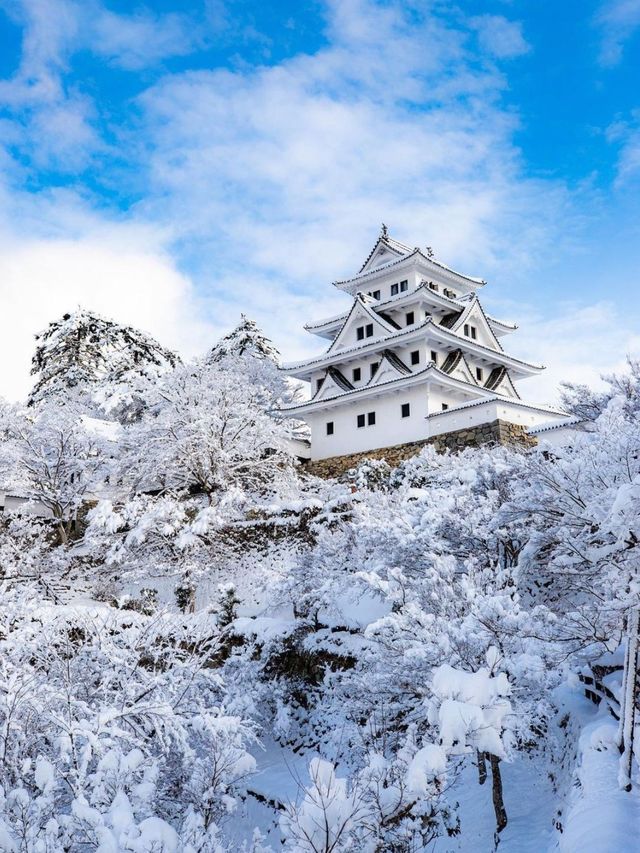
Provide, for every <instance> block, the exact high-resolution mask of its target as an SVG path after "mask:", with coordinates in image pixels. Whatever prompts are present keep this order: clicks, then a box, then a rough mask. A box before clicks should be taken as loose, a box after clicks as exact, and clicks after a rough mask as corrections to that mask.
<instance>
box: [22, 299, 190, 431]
mask: <svg viewBox="0 0 640 853" xmlns="http://www.w3.org/2000/svg"><path fill="white" fill-rule="evenodd" d="M36 340H37V342H38V344H37V347H36V351H35V354H34V356H33V360H32V367H31V373H32V375H33V376H35V377H36V378H35V384H34V386H33V389H32V391H31V393H30V395H29V405H37V404H39V403H41V402H43V401H44V400H49V401H51V400H54V399H55V400H56V401H57V402H58V403H61V404H66V403H67V402H69V401H75V402H78V403H80V404H81V405H83V406H86V407H88V408H89V409H92V410H93V411H96V412H99V411H106V412H111V413H113V412H115V414H116V416H117V417H120V418H123V419H127V418H128V417H132V416H135V415H136V414H138V413H139V410H140V408H141V407H142V398H143V396H144V394H145V392H146V391H147V390H148V386H149V384H150V383H153V382H154V381H156V380H157V378H158V377H159V376H161V375H163V374H164V373H166V372H168V371H170V370H172V369H173V368H174V367H175V366H176V365H177V364H178V362H179V359H178V357H177V356H176V355H175V353H173V352H171V351H170V350H167V349H165V348H164V347H162V346H161V345H160V344H159V343H158V342H157V341H155V340H154V339H153V338H151V337H150V336H149V335H146V334H145V333H144V332H141V331H139V330H138V329H134V328H132V327H131V326H123V325H121V324H120V323H116V322H115V321H113V320H107V319H105V318H104V317H101V316H99V315H98V314H94V313H92V312H89V311H85V310H82V309H80V310H78V311H75V312H74V313H72V314H64V315H63V316H62V317H61V318H60V319H59V320H55V321H54V322H52V323H50V324H49V326H48V327H47V328H46V329H45V330H44V331H43V332H40V334H38V335H36Z"/></svg>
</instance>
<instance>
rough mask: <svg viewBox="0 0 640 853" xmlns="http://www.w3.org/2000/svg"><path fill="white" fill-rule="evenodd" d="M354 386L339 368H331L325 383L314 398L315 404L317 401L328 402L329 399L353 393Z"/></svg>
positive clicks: (326, 375)
mask: <svg viewBox="0 0 640 853" xmlns="http://www.w3.org/2000/svg"><path fill="white" fill-rule="evenodd" d="M352 390H353V385H352V384H351V383H350V382H349V380H348V379H347V378H346V376H344V374H342V373H341V372H340V371H339V370H337V368H335V367H330V368H329V369H328V370H327V372H326V373H325V375H324V382H323V383H322V385H321V387H320V389H319V390H318V391H316V393H315V394H314V396H313V400H314V402H315V401H317V400H326V399H327V398H328V397H336V396H337V395H338V394H344V393H345V391H352Z"/></svg>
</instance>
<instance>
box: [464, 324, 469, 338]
mask: <svg viewBox="0 0 640 853" xmlns="http://www.w3.org/2000/svg"><path fill="white" fill-rule="evenodd" d="M464 334H465V337H467V338H468V337H469V324H468V323H465V324H464Z"/></svg>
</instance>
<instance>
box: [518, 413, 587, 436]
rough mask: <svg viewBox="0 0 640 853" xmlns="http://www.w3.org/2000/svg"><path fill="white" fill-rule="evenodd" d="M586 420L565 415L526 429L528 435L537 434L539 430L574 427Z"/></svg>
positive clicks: (547, 430)
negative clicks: (557, 419) (562, 417)
mask: <svg viewBox="0 0 640 853" xmlns="http://www.w3.org/2000/svg"><path fill="white" fill-rule="evenodd" d="M587 423H588V421H585V420H584V419H583V418H570V417H568V416H567V417H566V418H564V419H563V420H560V421H551V422H550V423H547V424H542V425H541V426H536V427H531V429H529V430H528V433H529V435H539V434H540V433H541V432H551V431H553V430H556V429H563V428H564V427H575V426H580V425H583V426H584V425H586V424H587Z"/></svg>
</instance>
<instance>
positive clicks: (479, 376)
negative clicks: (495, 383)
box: [476, 367, 482, 382]
mask: <svg viewBox="0 0 640 853" xmlns="http://www.w3.org/2000/svg"><path fill="white" fill-rule="evenodd" d="M476 379H477V380H478V381H479V382H482V368H481V367H476Z"/></svg>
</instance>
